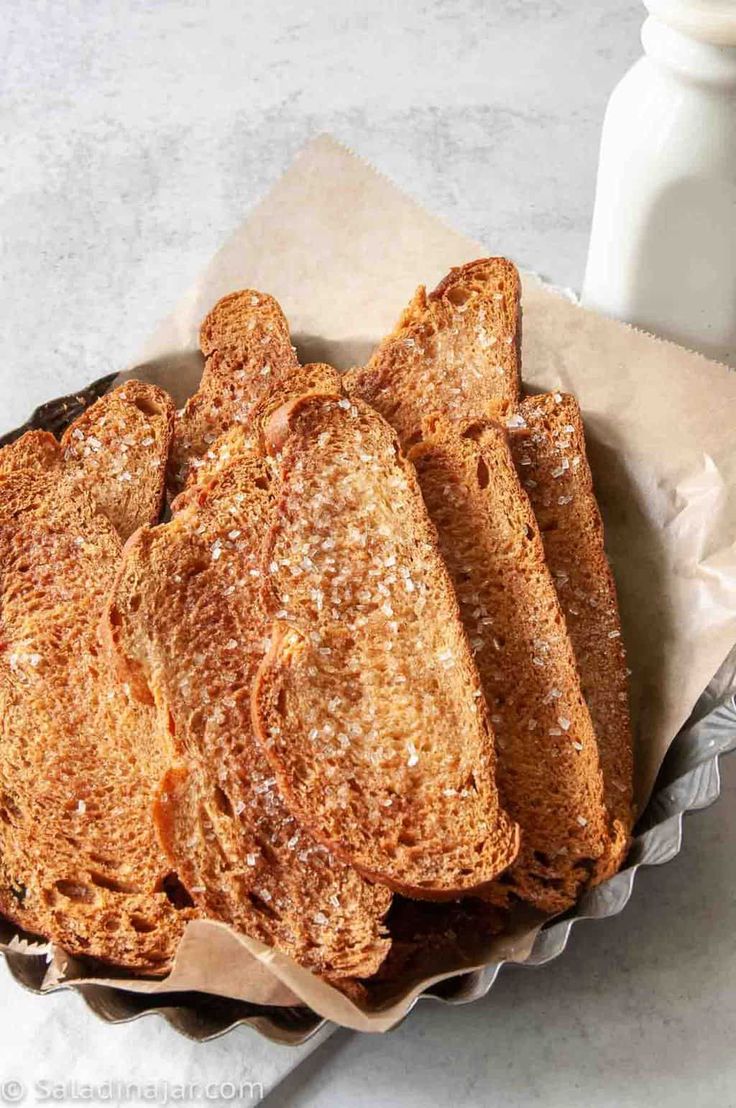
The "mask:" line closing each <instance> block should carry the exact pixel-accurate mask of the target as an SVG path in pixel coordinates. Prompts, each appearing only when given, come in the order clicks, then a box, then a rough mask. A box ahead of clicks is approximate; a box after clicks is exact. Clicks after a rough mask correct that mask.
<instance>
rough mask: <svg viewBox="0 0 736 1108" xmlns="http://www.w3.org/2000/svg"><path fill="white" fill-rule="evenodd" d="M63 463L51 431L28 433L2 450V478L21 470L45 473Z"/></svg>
mask: <svg viewBox="0 0 736 1108" xmlns="http://www.w3.org/2000/svg"><path fill="white" fill-rule="evenodd" d="M60 463H61V450H60V449H59V444H58V442H57V441H56V439H55V438H54V436H53V435H52V434H51V433H50V432H49V431H26V433H25V434H24V435H21V437H20V438H19V439H16V440H15V442H11V443H9V445H8V446H3V447H2V448H0V477H3V476H5V475H6V474H8V473H19V472H20V471H21V470H24V469H26V470H33V471H35V472H43V471H44V470H49V469H54V468H55V467H56V466H58V465H59V464H60Z"/></svg>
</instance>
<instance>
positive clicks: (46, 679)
mask: <svg viewBox="0 0 736 1108" xmlns="http://www.w3.org/2000/svg"><path fill="white" fill-rule="evenodd" d="M120 548H121V547H120V539H119V536H118V534H117V532H116V531H115V529H114V527H113V526H112V524H111V523H110V522H109V521H108V520H107V519H106V518H105V517H104V516H103V515H102V514H101V513H100V512H99V511H98V509H97V506H96V504H95V503H94V501H93V500H92V498H91V496H90V495H89V494H88V493H87V492H86V491H85V490H84V489H82V488H80V487H79V483H78V481H77V480H76V477H75V476H71V477H70V476H68V475H65V474H64V472H63V467H59V468H58V469H52V470H50V471H47V472H44V471H36V472H33V471H28V470H21V471H19V472H18V473H12V474H10V475H6V476H5V477H3V478H1V479H0V733H1V741H0V816H1V817H2V818H1V819H0V911H2V913H3V914H4V915H5V916H7V917H8V918H10V919H12V920H14V921H15V922H16V923H18V924H19V925H20V926H21V927H23V928H25V929H26V930H28V931H30V932H33V933H37V934H40V935H44V936H46V937H47V938H50V939H53V940H54V941H55V942H58V943H59V944H60V945H61V946H62V947H64V948H65V949H66V950H67V951H69V952H71V953H72V954H75V955H91V956H94V957H96V958H100V959H102V960H104V961H106V962H111V963H115V964H117V965H121V966H125V967H128V968H131V969H136V970H140V971H141V972H143V973H162V972H163V971H164V970H165V969H166V968H167V966H168V965H169V963H170V961H171V958H172V956H173V953H174V950H175V948H176V944H177V942H178V939H179V936H180V934H181V931H182V927H183V921H184V919H185V918H187V917H188V915H190V914H191V913H190V912H188V911H187V909H186V908H185V907H184V908H183V910H179V906H180V905H182V903H186V899H185V901H184V902H182V901H181V900H180V899H179V897H178V892H179V891H180V887H179V885H178V883H177V881H176V877H175V875H174V874H172V873H171V870H170V866H169V865H168V863H167V862H166V860H165V858H164V857H163V854H162V853H161V851H160V848H159V846H158V843H157V841H156V837H155V833H154V829H153V823H152V819H151V804H152V799H153V785H154V782H156V781H157V780H158V778H159V776H160V770H161V767H160V765H158V764H157V757H158V755H157V751H156V749H155V748H154V747H153V746H152V745H151V744H150V743H149V742H148V738H147V735H146V732H145V730H143V731H141V727H142V726H143V727H145V719H144V718H142V717H141V713H140V712H139V711H138V709H137V708H136V707H135V706H132V705H130V704H129V703H127V701H126V699H125V697H124V696H122V695H121V694H120V693H118V692H116V691H115V689H114V688H113V687H112V685H111V682H110V680H109V675H108V673H107V670H106V667H105V665H104V662H103V660H102V659H101V658H100V656H99V649H98V644H97V639H96V627H97V622H98V620H99V616H100V612H101V609H102V605H103V601H104V597H105V594H106V591H107V589H108V588H109V586H110V585H111V583H112V579H113V576H114V572H115V567H116V564H117V561H118V558H119V556H120Z"/></svg>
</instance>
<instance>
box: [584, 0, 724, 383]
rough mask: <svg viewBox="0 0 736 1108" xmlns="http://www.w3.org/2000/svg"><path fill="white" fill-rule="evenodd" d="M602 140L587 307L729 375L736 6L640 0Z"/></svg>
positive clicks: (708, 0)
mask: <svg viewBox="0 0 736 1108" xmlns="http://www.w3.org/2000/svg"><path fill="white" fill-rule="evenodd" d="M645 3H646V7H647V8H648V10H649V18H648V19H647V20H646V22H645V23H644V26H643V28H642V43H643V45H644V51H645V54H644V57H643V58H641V59H640V60H639V61H638V62H636V64H635V65H634V66H633V67H632V69H630V70H629V72H628V73H627V74H626V76H625V77H624V78H623V79H622V80H621V82H620V83H619V84H618V86H617V87H616V88H615V89H614V91H613V94H612V95H611V99H610V101H609V104H608V109H607V111H606V117H605V121H604V124H603V134H602V138H601V152H600V161H599V166H598V184H597V191H596V200H595V211H594V215H593V226H592V230H591V238H590V247H589V253H588V264H587V268H586V273H585V281H584V285H583V295H582V301H583V303H584V304H585V305H587V306H588V307H591V308H596V309H598V310H599V311H601V312H603V313H605V314H606V315H611V316H616V317H617V318H619V319H624V320H627V321H628V322H630V323H633V324H635V325H636V326H638V327H643V328H645V329H646V330H647V331H653V332H654V333H655V334H660V335H664V336H665V337H667V338H671V339H674V340H675V341H676V342H679V343H682V344H683V345H684V346H688V347H691V348H693V349H697V350H700V351H702V352H703V353H704V354H707V355H709V356H710V357H712V358H717V359H718V360H720V361H725V362H728V363H730V364H731V365H734V366H736V0H645Z"/></svg>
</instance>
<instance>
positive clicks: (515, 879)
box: [409, 420, 607, 912]
mask: <svg viewBox="0 0 736 1108" xmlns="http://www.w3.org/2000/svg"><path fill="white" fill-rule="evenodd" d="M409 458H410V459H411V461H412V462H413V463H414V465H415V467H416V470H417V476H418V478H419V485H420V487H421V489H422V493H423V495H424V500H425V503H426V505H427V508H428V510H429V514H430V516H431V518H432V520H433V522H434V524H435V526H436V528H437V532H438V535H439V542H440V549H441V551H442V554H443V556H444V558H445V562H446V563H447V567H448V569H449V572H450V576H451V578H452V580H453V583H454V585H455V590H456V592H457V596H458V600H459V603H460V611H461V613H462V616H463V620H464V623H465V629H466V631H467V633H468V636H469V639H470V645H471V647H472V650H473V654H474V659H475V663H476V665H477V667H478V670H479V673H480V676H481V680H482V685H483V691H484V693H485V697H486V701H487V704H488V708H489V711H490V713H491V723H492V725H493V729H494V732H495V735H496V746H497V751H498V761H497V767H496V776H497V780H498V786H499V791H500V794H501V800H502V803H503V804H504V806H505V808H506V809H507V811H508V812H509V814H510V815H511V817H512V818H513V819H515V820H516V821H517V822H518V824H519V825H520V827H521V829H522V845H521V850H520V852H519V856H518V858H517V860H516V862H515V863H514V865H513V866H512V867H511V868H510V869H509V870H508V871H507V872H506V873H505V874H503V876H502V877H501V878H500V880H499V881H498V882H497V883H496V885H495V886H494V887H493V888H492V889H490V890H488V892H487V895H488V897H489V898H490V899H491V900H493V901H494V902H495V903H497V904H500V905H505V904H511V903H513V902H514V900H515V899H517V898H518V899H523V900H525V901H528V902H529V903H531V904H533V905H534V906H535V907H537V908H538V909H539V910H541V911H544V912H557V911H561V910H563V909H564V908H566V907H568V906H569V905H570V904H572V903H573V902H574V901H575V899H576V898H577V895H578V893H579V891H580V889H581V887H582V886H583V885H585V884H587V882H588V881H589V879H590V874H591V870H592V868H593V866H594V865H595V864H596V860H597V859H598V858H599V857H600V856H601V854H602V853H603V851H604V849H605V848H606V845H607V826H606V810H605V807H604V804H603V796H602V784H601V774H600V767H599V761H598V749H597V744H596V738H595V733H594V730H593V726H592V723H591V720H590V715H589V713H588V709H587V707H586V705H585V701H584V700H583V696H582V692H581V688H580V681H579V679H578V674H577V669H576V665H575V657H574V654H573V651H572V646H571V644H570V640H569V637H568V635H567V631H566V628H565V621H564V618H563V615H562V611H561V609H560V604H559V601H558V598H557V593H556V592H555V587H554V584H553V582H552V578H551V576H550V573H549V570H548V569H547V566H546V564H545V559H544V548H543V545H542V540H541V537H540V534H539V529H538V527H537V524H536V521H535V519H534V515H533V513H532V510H531V506H530V504H529V501H528V499H527V497H526V495H525V493H524V491H523V489H522V488H521V485H520V483H519V479H518V477H517V475H516V471H515V468H514V464H513V460H512V458H511V453H510V451H509V448H508V444H507V442H506V436H505V434H504V432H503V430H502V429H501V428H500V427H498V426H494V425H492V424H488V423H486V424H482V423H478V424H475V425H473V426H471V427H470V428H468V429H467V430H466V432H465V433H464V434H463V435H460V434H458V432H457V431H456V429H455V428H453V427H452V426H451V425H447V424H446V423H445V424H443V422H442V421H440V420H436V421H434V424H433V426H431V427H428V428H426V429H425V438H424V441H423V442H422V443H420V444H419V445H417V446H415V447H414V448H413V449H412V450H411V451H410V452H409Z"/></svg>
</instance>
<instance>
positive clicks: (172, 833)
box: [104, 449, 391, 979]
mask: <svg viewBox="0 0 736 1108" xmlns="http://www.w3.org/2000/svg"><path fill="white" fill-rule="evenodd" d="M271 504H272V495H271V491H270V488H269V477H268V470H267V468H266V465H265V463H264V460H263V459H262V458H260V457H259V456H257V455H256V454H255V453H253V452H248V450H247V449H241V450H240V451H239V452H236V453H235V454H234V456H233V457H231V458H229V459H227V460H224V459H223V458H222V456H220V458H219V465H218V466H217V467H216V468H215V470H214V472H213V474H212V475H211V479H210V480H209V482H208V483H207V484H204V485H196V486H192V487H191V488H190V489H188V490H187V491H186V492H185V493H184V494H182V496H181V497H179V498H178V500H177V502H176V503H175V514H174V517H173V519H172V520H171V522H170V523H168V524H165V525H163V526H161V527H158V528H155V529H153V530H150V529H147V528H144V529H143V530H141V531H140V532H139V533H138V534H137V535H136V536H135V537H134V538H133V539H132V540H131V541H130V543H129V544H128V546H127V548H126V552H125V556H124V559H123V563H122V565H121V568H120V572H119V575H118V579H117V582H116V585H115V588H114V590H113V593H112V596H111V599H110V604H109V607H108V611H107V615H106V619H105V623H104V636H105V639H106V642H107V645H108V647H109V648H111V649H112V651H113V653H114V657H115V659H116V662H117V665H118V668H119V672H120V675H121V677H122V679H123V680H124V681H126V682H127V683H129V685H130V687H131V689H132V690H133V692H134V694H135V695H136V696H137V697H138V699H139V700H140V701H142V702H143V703H148V704H152V705H154V707H155V712H152V716H153V719H152V724H151V725H152V728H153V729H154V731H155V732H156V733H157V734H159V735H160V736H161V742H162V744H163V745H166V744H167V743H169V744H170V745H171V749H172V764H171V766H170V768H169V770H168V772H167V773H166V775H165V777H164V779H163V781H162V784H161V788H160V790H159V794H158V800H157V823H158V828H159V832H160V835H161V839H162V842H163V845H164V848H165V850H166V852H167V854H168V856H169V858H170V859H171V863H172V865H173V866H174V867H175V868H176V870H177V872H178V873H179V874H180V876H181V878H182V880H183V881H184V883H185V885H186V887H187V888H188V890H189V892H190V893H191V895H192V897H193V898H194V900H195V901H196V903H197V904H198V905H199V906H200V907H201V908H202V910H203V911H204V912H205V913H206V914H207V915H208V916H213V917H215V918H218V919H221V920H224V921H225V922H227V923H230V924H232V925H233V926H234V927H236V928H238V929H239V930H241V931H243V932H244V933H245V934H248V935H251V936H253V937H255V938H257V939H259V940H261V941H262V942H264V943H266V944H268V945H270V946H275V947H276V948H277V949H279V950H282V951H284V952H285V953H287V954H289V955H291V956H292V957H294V958H296V959H297V960H298V961H300V962H301V963H302V964H304V965H306V966H308V967H309V968H310V969H312V970H313V971H315V972H317V973H320V974H323V975H325V976H328V977H330V978H332V979H342V978H347V977H354V976H368V975H370V974H372V973H373V972H375V970H376V969H377V968H378V966H379V965H380V963H381V962H382V960H383V958H384V956H385V954H386V952H387V950H388V946H389V943H388V940H387V939H386V938H385V935H384V928H383V924H382V918H383V916H384V914H385V912H386V911H387V909H388V907H389V903H390V900H391V894H390V892H389V891H388V890H387V889H384V888H381V887H378V886H374V885H371V884H370V883H369V882H367V881H365V880H364V879H363V878H362V877H361V876H360V875H359V874H358V873H357V871H355V870H354V869H352V868H351V867H349V866H346V865H344V864H343V863H342V862H339V861H338V860H337V859H336V858H334V857H332V856H331V855H330V853H329V852H328V851H327V850H325V849H324V847H323V846H320V845H319V844H317V843H316V842H315V841H314V839H312V837H311V836H310V835H309V833H308V832H307V831H306V830H305V829H303V828H302V827H300V826H299V824H298V823H297V821H296V820H295V819H294V818H293V816H292V815H291V814H290V813H289V811H288V809H287V808H286V807H285V805H284V804H283V802H282V800H281V797H280V795H279V791H278V789H277V787H276V780H275V776H274V774H273V773H272V771H271V768H270V766H269V764H268V761H267V760H266V758H265V757H264V755H263V753H262V751H261V749H260V747H259V745H258V744H257V743H256V741H255V739H254V736H253V732H252V728H251V723H250V687H251V682H252V678H253V675H254V673H255V670H256V668H257V667H258V664H259V662H260V661H261V659H262V657H263V654H264V650H265V649H266V644H265V642H264V640H265V639H266V636H267V634H268V624H267V622H266V618H265V613H264V611H263V608H262V605H261V599H260V589H261V573H260V545H261V541H262V538H263V533H264V531H265V530H266V528H267V525H268V519H269V516H270V512H271Z"/></svg>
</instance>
